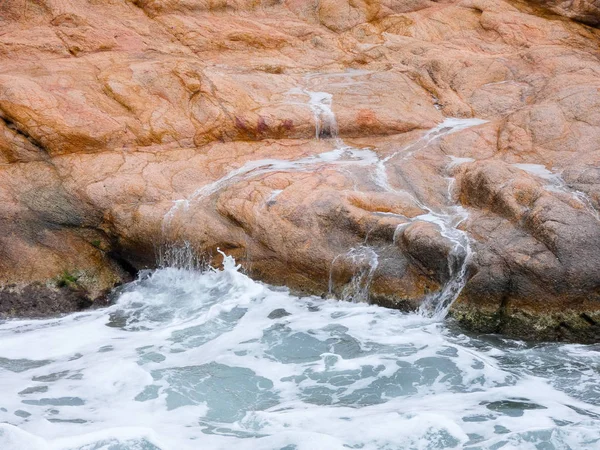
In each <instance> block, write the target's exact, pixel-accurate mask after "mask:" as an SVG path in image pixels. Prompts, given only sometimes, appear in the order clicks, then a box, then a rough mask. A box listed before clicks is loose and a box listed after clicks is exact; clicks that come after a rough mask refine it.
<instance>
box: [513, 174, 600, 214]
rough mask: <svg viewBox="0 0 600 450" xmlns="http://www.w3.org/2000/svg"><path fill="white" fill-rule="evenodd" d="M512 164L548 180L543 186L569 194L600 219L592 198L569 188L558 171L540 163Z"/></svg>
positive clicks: (599, 212)
mask: <svg viewBox="0 0 600 450" xmlns="http://www.w3.org/2000/svg"><path fill="white" fill-rule="evenodd" d="M513 166H515V167H517V168H519V169H521V170H523V171H525V172H527V173H530V174H532V175H534V176H536V177H538V178H541V179H542V180H545V181H547V182H548V184H546V186H545V188H546V189H548V190H549V191H554V192H560V193H563V194H567V195H570V196H571V198H573V199H574V200H576V201H577V202H578V203H579V204H580V205H581V206H583V207H584V208H585V210H586V211H587V212H588V213H589V214H591V215H592V216H593V217H594V218H595V219H596V220H598V221H600V211H598V210H597V209H596V208H595V207H594V203H593V202H592V199H590V197H589V196H588V195H587V194H586V193H585V192H581V191H578V190H577V189H573V188H571V187H570V186H569V185H568V184H567V183H566V182H565V180H564V179H563V178H562V176H561V174H560V173H556V172H553V171H551V170H548V169H547V168H546V166H544V165H542V164H525V163H523V164H513Z"/></svg>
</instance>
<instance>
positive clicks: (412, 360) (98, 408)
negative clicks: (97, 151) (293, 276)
mask: <svg viewBox="0 0 600 450" xmlns="http://www.w3.org/2000/svg"><path fill="white" fill-rule="evenodd" d="M0 389H1V390H0V392H2V396H1V397H0V421H1V422H2V424H0V449H2V450H23V449H25V450H30V449H31V450H38V449H52V450H59V449H60V450H74V449H77V450H84V449H85V450H92V449H93V450H99V449H102V450H108V449H110V450H124V449H127V450H129V449H136V450H139V449H145V450H157V449H160V450H167V449H177V450H183V449H231V448H236V449H285V450H291V449H300V450H303V449H311V450H313V449H328V450H329V449H348V448H356V449H380V450H383V449H439V448H468V449H471V450H474V449H569V448H571V449H582V448H586V449H588V448H589V449H593V448H600V346H582V345H564V344H545V345H536V346H531V345H526V344H524V343H522V342H518V341H510V340H504V339H500V338H497V337H472V336H467V335H465V334H463V333H461V331H460V330H458V329H456V328H455V327H454V326H452V324H451V323H444V322H441V321H436V320H433V319H430V318H426V317H423V316H421V315H417V314H403V313H400V312H399V311H393V310H389V309H384V308H380V307H377V306H372V305H368V304H366V303H351V302H338V301H334V300H322V299H320V298H313V297H306V298H299V297H295V296H293V295H290V294H289V292H288V291H286V290H285V289H278V288H272V287H269V286H266V285H263V284H260V283H257V282H254V281H252V280H250V279H249V278H248V277H246V276H245V275H243V274H242V273H240V272H239V271H238V270H237V268H236V267H235V264H234V262H233V260H232V259H230V258H227V259H226V262H225V269H224V270H222V271H214V270H210V271H205V272H199V271H193V270H183V269H173V268H170V269H169V268H167V269H160V270H158V271H156V272H154V273H147V274H145V275H144V276H143V277H142V278H141V279H140V280H138V281H137V282H135V283H132V284H130V285H128V286H126V287H125V288H124V289H123V290H122V292H121V293H120V295H118V298H117V302H116V304H115V305H113V306H111V307H110V308H107V309H103V310H96V311H90V312H85V313H79V314H73V315H70V316H66V317H63V318H59V319H52V320H40V321H34V320H26V321H25V320H21V321H8V322H4V323H2V324H0Z"/></svg>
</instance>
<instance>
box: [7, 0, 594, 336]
mask: <svg viewBox="0 0 600 450" xmlns="http://www.w3.org/2000/svg"><path fill="white" fill-rule="evenodd" d="M217 3H218V5H217ZM217 3H214V2H205V1H177V2H175V1H166V0H165V1H162V0H152V1H149V0H148V1H129V2H104V3H103V2H95V1H89V0H65V1H60V2H56V1H53V0H43V1H39V2H27V5H28V6H27V8H23V7H22V5H21V4H19V2H11V1H9V2H3V3H2V4H0V27H1V29H2V34H1V35H0V229H2V231H3V233H0V284H2V285H4V286H9V285H11V284H15V283H17V284H18V285H19V286H27V285H30V287H26V288H23V289H21V290H18V291H17V290H14V289H12V288H9V287H5V288H4V289H3V290H2V291H1V294H0V295H1V296H2V297H1V299H2V301H1V302H0V309H1V310H2V311H4V312H3V313H2V314H8V313H6V311H11V310H12V311H20V313H23V314H38V313H39V314H44V312H45V311H48V312H50V311H55V312H58V311H64V310H76V309H79V308H80V307H81V306H82V305H83V304H84V303H85V301H83V300H82V301H81V302H80V301H79V300H77V298H79V297H77V296H78V295H79V294H78V293H77V292H79V293H81V292H85V295H84V297H85V298H86V299H88V300H86V301H88V302H89V300H93V299H95V298H101V297H102V293H104V292H106V290H107V289H110V288H112V287H114V286H115V285H118V284H120V283H122V282H124V281H127V280H128V279H129V278H130V277H131V275H132V274H135V272H136V271H137V270H139V269H143V268H149V267H153V266H155V265H156V261H157V256H158V261H159V262H160V263H165V264H169V263H171V264H172V263H175V264H176V265H179V266H181V267H201V266H202V265H204V263H207V262H210V263H212V264H214V265H218V264H219V263H220V261H221V259H220V258H221V256H220V254H219V253H218V252H217V249H220V250H222V251H224V252H225V253H227V254H231V255H233V256H234V257H235V258H236V260H237V261H238V262H239V263H241V264H242V265H243V266H244V267H245V268H246V270H247V271H248V272H249V274H250V275H252V276H253V277H255V278H258V279H261V280H264V281H266V282H269V283H272V284H278V285H286V286H288V287H290V288H291V289H293V290H295V291H301V292H305V293H312V294H317V295H323V296H324V295H336V296H338V297H342V298H349V299H352V298H353V299H357V298H358V299H361V300H365V301H372V302H376V303H379V304H381V305H385V306H391V307H396V308H401V309H405V310H414V309H416V308H418V307H419V305H421V304H423V302H425V303H424V304H425V305H429V307H428V308H424V310H427V311H430V312H431V311H437V313H445V311H446V310H447V307H449V306H450V304H451V303H452V302H454V303H453V306H452V309H451V313H452V314H453V315H454V316H455V317H456V318H457V319H458V320H459V321H460V322H461V323H462V324H464V325H465V326H466V327H468V328H472V329H475V330H477V331H482V332H502V333H506V334H510V335H514V336H519V337H524V338H542V339H569V340H575V341H591V340H597V339H598V338H599V335H598V321H599V314H600V212H599V209H600V164H599V163H600V147H598V142H600V115H599V111H600V62H599V61H598V58H597V51H598V43H599V42H600V31H599V30H597V29H595V28H593V27H590V26H587V25H582V24H581V23H577V22H574V21H572V20H570V19H569V18H574V19H576V20H579V21H582V22H585V23H587V24H590V25H597V24H598V22H597V19H598V17H599V16H598V14H597V8H596V9H594V8H595V7H594V5H593V3H592V2H588V3H585V2H583V3H577V4H574V3H572V4H566V3H564V2H563V3H556V2H555V3H543V2H527V3H525V2H505V1H502V0H464V1H463V0H461V1H446V2H442V3H438V2H429V1H427V0H424V1H416V2H414V1H413V2H391V1H384V0H382V1H373V2H370V1H369V2H367V1H362V2H361V1H358V2H348V1H347V0H328V1H322V2H320V3H319V6H318V7H312V6H310V7H309V5H308V3H306V2H303V1H297V0H290V1H286V2H275V1H245V0H235V1H233V0H232V1H226V2H217ZM548 8H549V9H550V10H552V11H554V12H555V13H558V14H559V15H554V14H551V13H549V12H548V11H549V10H548ZM178 246H180V247H181V249H182V251H180V252H177V251H173V249H174V248H175V249H176V248H177V247H178ZM165 249H170V250H169V251H168V252H166V253H165V252H164V250H165ZM188 253H193V255H191V256H190V257H189V258H188V259H189V260H186V258H187V256H186V255H187V254H188ZM174 255H175V256H176V257H175V256H174ZM64 273H68V274H70V273H77V274H80V277H79V278H78V281H77V284H78V289H79V288H80V290H73V289H68V286H67V287H65V286H63V287H62V288H57V287H56V286H55V284H56V280H57V279H59V278H60V277H61V275H62V274H64ZM47 286H50V287H47ZM57 289H61V290H57ZM65 292H67V294H65ZM24 293H27V294H24ZM82 295H83V294H82ZM455 300H456V301H455ZM431 302H434V303H435V302H437V303H436V304H437V305H438V306H439V305H442V307H441V308H438V307H433V308H431ZM59 303H60V305H59ZM2 305H4V306H2ZM16 305H18V307H17V306H16ZM52 305H55V306H52ZM433 306H435V305H433ZM15 308H16V309H15ZM29 311H31V312H29Z"/></svg>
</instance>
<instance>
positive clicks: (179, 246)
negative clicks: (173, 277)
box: [156, 241, 208, 270]
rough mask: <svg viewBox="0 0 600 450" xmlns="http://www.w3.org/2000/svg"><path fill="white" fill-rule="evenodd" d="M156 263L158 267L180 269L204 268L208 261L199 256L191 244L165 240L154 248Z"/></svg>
mask: <svg viewBox="0 0 600 450" xmlns="http://www.w3.org/2000/svg"><path fill="white" fill-rule="evenodd" d="M156 265H157V267H159V268H163V269H164V268H168V267H171V268H174V269H182V270H205V269H206V268H207V267H208V261H207V260H206V259H205V258H202V257H199V256H198V253H197V252H196V251H195V250H194V247H193V246H192V244H191V243H190V242H188V241H183V242H182V243H174V242H167V243H164V244H161V245H159V246H157V248H156Z"/></svg>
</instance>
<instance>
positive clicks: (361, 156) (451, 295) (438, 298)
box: [163, 74, 486, 319]
mask: <svg viewBox="0 0 600 450" xmlns="http://www.w3.org/2000/svg"><path fill="white" fill-rule="evenodd" d="M344 75H345V76H347V77H352V76H354V74H344ZM314 77H316V74H313V75H312V78H314ZM308 79H309V80H310V79H311V77H309V78H308ZM289 95H291V96H293V97H294V99H296V100H294V103H295V102H297V97H305V98H306V103H305V104H306V105H307V106H308V107H310V109H311V110H312V112H313V115H314V121H315V138H316V139H324V138H330V139H332V141H333V144H334V146H335V148H334V149H333V150H331V151H329V152H324V153H320V154H318V155H315V156H309V157H305V158H300V159H297V160H291V161H290V160H280V159H265V160H256V161H250V162H247V163H245V164H244V165H243V166H241V167H239V168H237V169H235V170H232V171H231V172H229V173H228V174H226V175H225V176H223V177H221V178H220V179H218V180H216V181H214V182H212V183H209V184H207V185H205V186H202V187H201V188H199V189H197V190H196V191H195V192H194V193H193V194H192V195H191V196H190V197H189V198H187V199H183V200H178V201H176V202H174V204H173V207H172V208H171V210H169V211H168V212H167V214H166V215H165V218H164V220H163V233H164V234H166V231H167V229H168V228H169V225H170V223H171V221H172V220H173V218H174V217H175V215H176V213H177V212H178V211H186V210H187V209H188V208H189V207H190V204H191V203H192V202H197V201H199V200H201V199H203V198H206V197H208V196H210V195H212V194H214V193H216V192H218V191H220V190H221V189H223V188H225V187H227V186H229V185H230V184H232V183H236V182H238V181H240V180H245V179H249V178H251V177H257V176H259V175H262V174H265V173H272V172H293V171H306V170H311V169H313V168H314V167H317V166H321V165H327V166H335V165H364V166H371V167H373V168H374V172H373V178H374V180H375V183H376V184H377V185H378V186H379V187H380V188H382V189H384V190H385V191H386V192H390V193H393V194H399V193H400V191H398V190H396V189H395V188H394V187H392V185H391V184H390V182H389V180H388V176H387V171H386V164H388V163H389V162H390V161H391V160H393V159H395V158H400V161H401V162H402V161H405V160H407V159H408V158H410V157H412V156H413V155H414V154H415V153H417V152H418V151H420V150H422V149H424V148H426V147H427V146H428V145H430V144H431V143H432V142H434V141H436V140H438V139H442V138H443V137H445V136H448V135H450V134H453V133H457V132H460V131H462V130H465V129H467V128H470V127H474V126H478V125H481V124H483V123H486V121H484V120H480V119H458V118H447V119H445V120H444V121H443V122H442V123H441V124H439V125H437V126H436V127H434V128H432V129H431V130H429V131H427V132H426V133H425V134H424V135H423V136H422V137H421V138H420V139H418V140H417V141H415V142H414V143H412V144H410V145H408V146H407V147H405V148H403V149H401V150H399V151H397V152H395V153H393V154H391V155H390V156H387V157H386V158H383V159H380V158H379V157H378V156H377V154H376V153H375V152H374V151H372V150H369V149H357V148H353V147H350V146H348V145H346V144H345V143H344V141H343V140H342V139H341V138H340V137H339V131H338V126H337V121H336V117H335V114H334V112H333V109H332V106H333V96H332V94H330V93H327V92H322V91H311V90H308V89H307V88H304V87H302V88H301V87H299V88H295V89H292V90H291V91H290V92H289ZM295 104H301V103H295ZM451 183H452V181H450V182H449V186H448V190H449V191H450V190H451ZM403 193H404V194H407V192H404V191H403ZM409 195H410V196H411V198H412V199H413V201H414V203H415V204H416V205H417V206H418V207H419V208H421V209H423V210H425V211H427V213H426V214H423V215H421V216H417V217H415V218H413V219H412V220H411V221H412V222H415V221H419V220H420V221H426V222H431V223H434V224H435V225H436V226H437V227H439V229H440V232H441V235H442V236H443V237H444V238H446V239H448V240H449V241H450V242H451V243H452V251H451V252H450V254H449V255H448V262H447V264H448V272H449V274H450V279H449V281H448V282H447V283H446V284H445V285H444V286H443V288H442V289H441V291H440V292H438V293H436V294H433V295H430V296H428V297H427V298H425V299H424V301H423V302H422V305H421V308H420V311H421V313H422V314H425V315H429V316H432V317H436V318H438V319H443V318H444V317H445V316H446V314H447V311H448V309H449V308H450V306H451V304H452V302H453V301H454V300H455V299H456V298H457V297H458V295H459V294H460V291H461V290H462V288H463V287H464V285H465V284H466V281H467V275H468V273H467V266H468V261H469V257H470V255H471V248H470V245H469V239H468V237H467V235H466V234H465V233H464V232H463V231H462V230H459V229H458V228H457V227H458V226H459V225H460V223H462V222H463V221H464V220H465V219H466V218H467V212H466V211H465V210H464V209H463V208H462V207H460V206H457V205H448V206H447V207H445V208H442V209H440V210H434V209H433V208H431V207H429V206H428V205H426V204H425V203H423V202H422V201H421V200H420V199H418V198H416V197H415V196H414V195H411V194H409ZM405 225H406V224H403V225H400V226H399V228H398V230H397V232H396V233H395V238H396V235H397V234H399V232H400V230H401V228H402V227H404V226H405ZM377 258H378V257H377V254H376V252H375V250H373V249H370V248H368V247H360V248H352V249H350V250H349V251H348V252H347V253H345V254H341V255H338V256H337V257H336V258H335V259H334V261H332V264H331V268H330V286H329V291H330V294H331V293H332V291H333V285H332V273H333V270H334V264H335V263H336V262H341V261H346V262H350V263H352V264H354V266H355V273H354V276H353V277H352V279H351V281H350V282H349V284H348V285H347V286H345V287H344V288H343V289H342V291H341V292H342V294H341V296H342V298H344V299H346V300H348V299H351V298H352V299H353V300H354V301H368V292H369V288H370V283H371V280H372V279H373V275H374V273H375V271H376V269H377V265H378V262H377V261H378V259H377ZM365 262H368V264H366V266H365V264H364V263H365ZM363 266H365V267H363Z"/></svg>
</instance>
